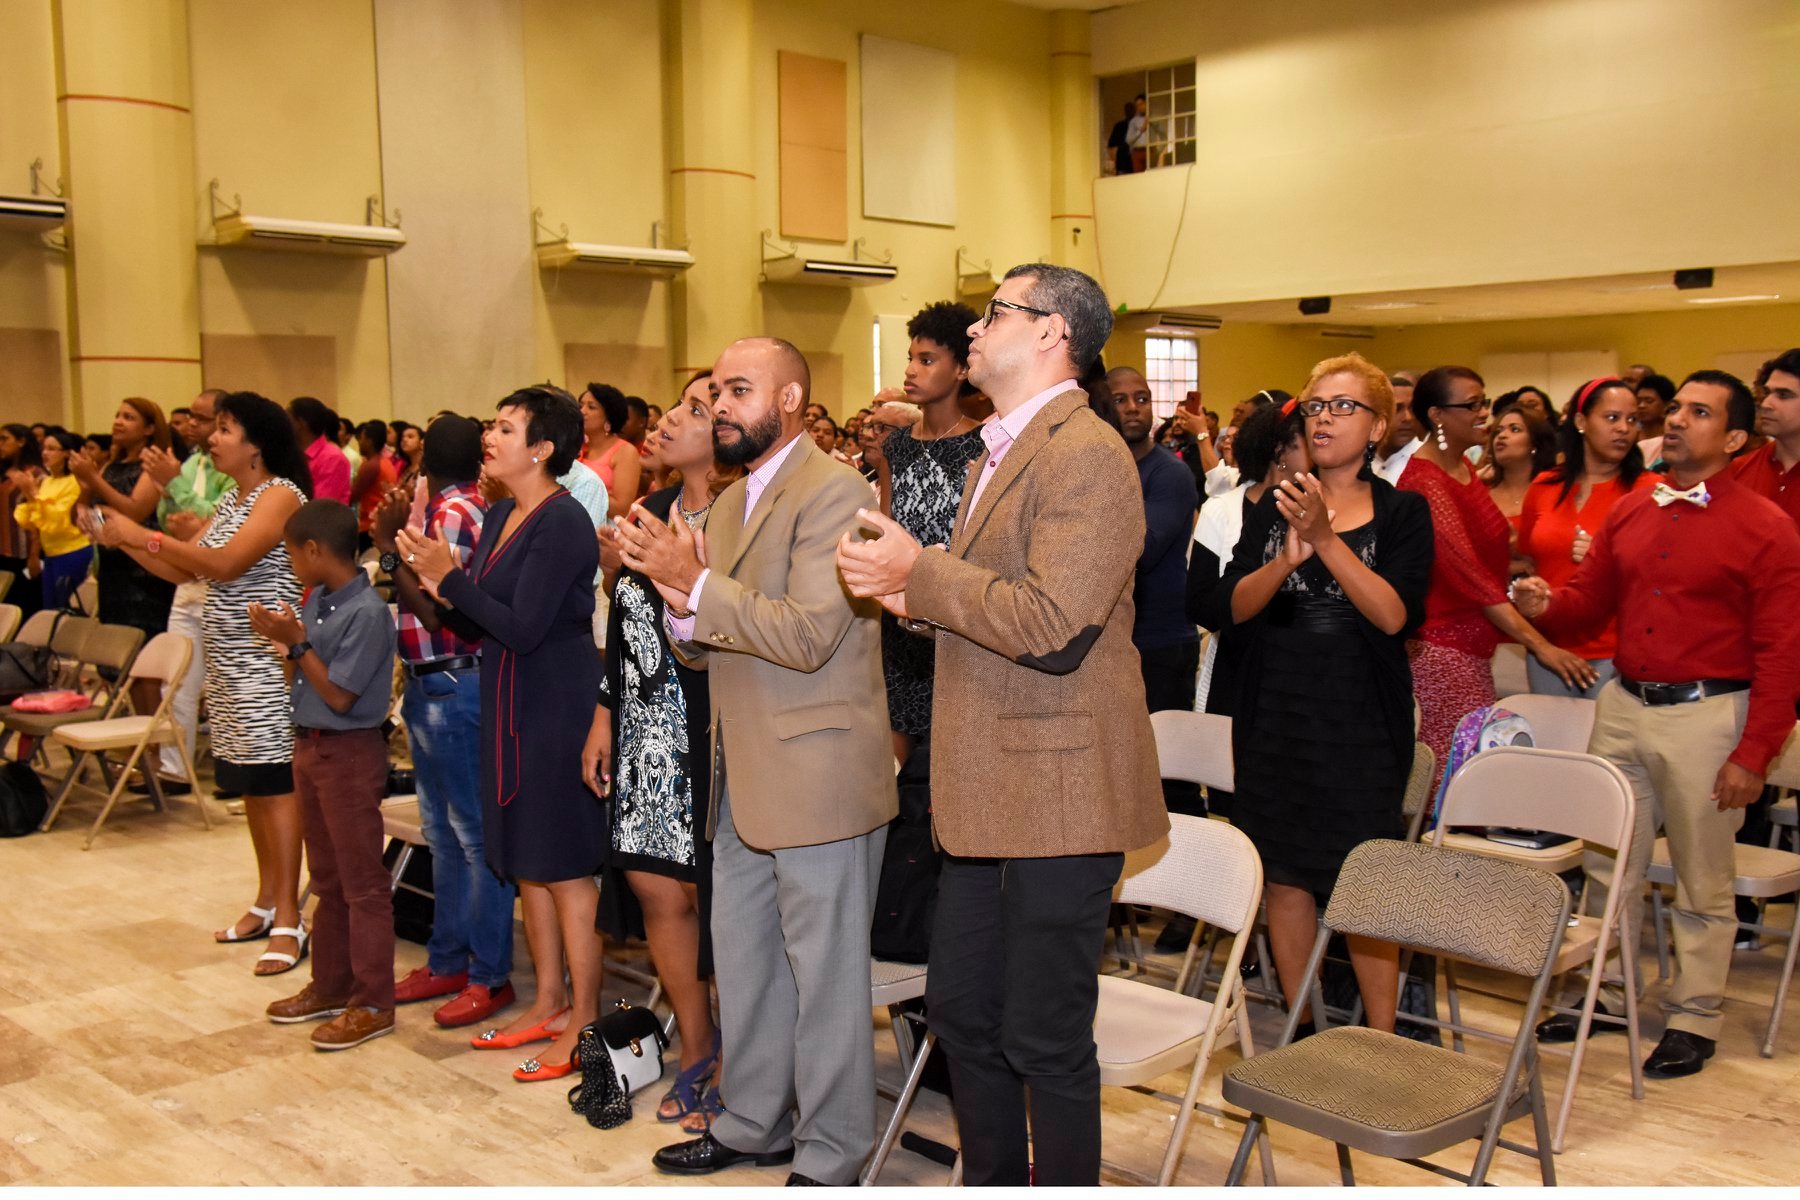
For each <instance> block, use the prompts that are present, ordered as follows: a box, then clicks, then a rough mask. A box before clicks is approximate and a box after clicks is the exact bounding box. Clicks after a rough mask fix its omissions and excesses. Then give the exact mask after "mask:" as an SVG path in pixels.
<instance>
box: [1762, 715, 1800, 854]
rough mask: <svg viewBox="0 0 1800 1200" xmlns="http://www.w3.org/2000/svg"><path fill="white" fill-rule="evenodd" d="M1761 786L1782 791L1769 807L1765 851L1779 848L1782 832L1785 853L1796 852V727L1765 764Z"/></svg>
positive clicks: (1799, 739)
mask: <svg viewBox="0 0 1800 1200" xmlns="http://www.w3.org/2000/svg"><path fill="white" fill-rule="evenodd" d="M1763 782H1765V783H1767V784H1768V785H1769V786H1770V787H1772V788H1780V789H1781V791H1782V794H1781V796H1780V797H1779V798H1777V799H1776V801H1775V803H1774V804H1772V805H1771V806H1770V807H1769V849H1771V850H1774V849H1778V848H1779V847H1780V845H1781V833H1782V830H1784V829H1785V830H1786V831H1787V838H1788V849H1789V850H1795V851H1800V810H1797V809H1796V805H1795V796H1796V794H1800V725H1797V726H1795V731H1794V732H1793V733H1791V734H1789V735H1788V740H1787V742H1786V744H1784V745H1783V746H1782V747H1781V753H1780V754H1779V755H1778V756H1777V757H1776V759H1775V761H1774V762H1772V763H1770V764H1769V773H1768V775H1767V777H1766V778H1765V779H1764V781H1763Z"/></svg>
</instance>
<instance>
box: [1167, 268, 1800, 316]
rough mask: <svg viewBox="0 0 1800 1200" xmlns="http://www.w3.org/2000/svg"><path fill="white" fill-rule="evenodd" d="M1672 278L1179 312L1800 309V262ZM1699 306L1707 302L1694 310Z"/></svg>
mask: <svg viewBox="0 0 1800 1200" xmlns="http://www.w3.org/2000/svg"><path fill="white" fill-rule="evenodd" d="M1673 275H1674V272H1673V271H1657V272H1645V273H1641V274H1634V275H1603V276H1596V277H1592V278H1586V279H1543V280H1533V281H1531V282H1526V283H1503V284H1490V285H1485V286H1480V287H1460V288H1430V289H1425V290H1415V291H1399V292H1368V293H1363V294H1357V295H1337V296H1333V297H1332V303H1331V311H1330V312H1329V313H1327V314H1325V315H1323V316H1317V317H1303V316H1301V315H1300V312H1299V309H1298V308H1297V307H1296V305H1297V303H1298V301H1299V297H1297V296H1296V297H1292V298H1289V299H1285V300H1260V301H1253V302H1244V303H1237V304H1212V305H1206V304H1200V305H1189V306H1187V307H1185V308H1184V309H1182V310H1181V311H1184V312H1193V313H1207V314H1210V315H1212V316H1216V317H1221V318H1224V319H1225V320H1228V321H1266V322H1273V323H1276V324H1282V325H1382V326H1408V325H1438V324H1445V323H1450V322H1461V321H1506V320H1519V319H1527V318H1533V317H1575V316H1595V315H1601V314H1607V313H1630V312H1696V311H1701V310H1703V309H1707V308H1728V307H1732V306H1734V305H1737V304H1778V303H1788V304H1793V303H1800V262H1781V263H1759V264H1755V265H1752V266H1743V267H1720V268H1718V269H1717V270H1716V271H1715V272H1714V277H1713V286H1712V287H1711V288H1709V289H1705V290H1695V291H1680V290H1677V289H1676V287H1675V285H1674V283H1673V282H1672V276H1673ZM1740 297H1742V299H1740ZM1748 297H1775V299H1749V298H1748ZM1696 300H1701V301H1709V302H1710V303H1698V304H1696V303H1694V301H1696Z"/></svg>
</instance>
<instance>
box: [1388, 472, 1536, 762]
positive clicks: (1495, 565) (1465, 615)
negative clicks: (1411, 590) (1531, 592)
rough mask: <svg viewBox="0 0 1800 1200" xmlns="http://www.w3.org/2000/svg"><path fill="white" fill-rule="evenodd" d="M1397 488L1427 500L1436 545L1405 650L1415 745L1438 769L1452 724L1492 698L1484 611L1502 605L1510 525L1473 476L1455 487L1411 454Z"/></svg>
mask: <svg viewBox="0 0 1800 1200" xmlns="http://www.w3.org/2000/svg"><path fill="white" fill-rule="evenodd" d="M1399 486H1400V488H1401V489H1402V490H1404V491H1409V492H1418V493H1419V494H1420V495H1422V496H1424V497H1425V501H1426V503H1427V504H1429V505H1430V507H1431V526H1432V534H1433V536H1434V538H1435V540H1436V553H1435V554H1434V556H1433V558H1432V562H1431V590H1430V591H1428V592H1427V593H1426V594H1425V622H1424V624H1422V625H1421V626H1419V633H1418V640H1417V641H1416V642H1413V643H1411V644H1410V645H1408V647H1407V651H1408V653H1409V655H1410V656H1411V658H1412V670H1413V692H1414V695H1416V696H1417V697H1418V701H1419V740H1420V741H1422V742H1424V743H1425V744H1426V745H1427V746H1430V747H1431V749H1432V750H1433V752H1435V753H1436V754H1437V761H1438V764H1439V769H1440V770H1441V769H1442V765H1443V763H1444V761H1445V759H1447V758H1448V757H1449V754H1450V740H1451V737H1452V736H1453V735H1454V734H1455V732H1456V723H1457V722H1458V721H1460V720H1462V719H1463V717H1464V716H1466V715H1468V714H1469V713H1471V712H1473V711H1474V710H1476V709H1478V708H1482V707H1484V706H1486V705H1489V704H1492V703H1493V702H1494V699H1495V696H1494V668H1493V657H1494V650H1495V649H1496V648H1497V647H1498V646H1499V644H1500V632H1499V630H1497V629H1496V628H1495V627H1494V624H1493V622H1491V621H1489V620H1488V618H1487V614H1486V613H1485V612H1484V611H1483V610H1484V609H1486V608H1488V607H1489V606H1491V605H1495V604H1504V603H1506V575H1507V569H1508V568H1509V567H1510V566H1511V564H1512V549H1511V546H1510V544H1509V537H1508V534H1509V533H1510V531H1511V526H1510V525H1509V524H1508V523H1507V520H1506V515H1505V514H1504V513H1502V512H1501V511H1500V506H1499V505H1497V504H1495V503H1494V498H1493V496H1491V495H1490V494H1489V493H1488V488H1487V484H1485V483H1483V482H1482V481H1481V480H1479V479H1477V478H1476V477H1475V473H1474V472H1473V471H1470V472H1469V482H1467V483H1458V482H1457V481H1456V480H1454V479H1452V478H1451V477H1450V476H1449V475H1448V474H1447V473H1445V471H1444V470H1443V468H1441V467H1439V466H1438V465H1437V464H1436V463H1432V462H1427V461H1426V460H1425V459H1423V458H1421V457H1419V456H1418V455H1416V454H1415V455H1413V457H1412V458H1411V459H1410V460H1408V462H1407V464H1406V469H1405V470H1404V471H1402V472H1401V473H1400V484H1399ZM1434 784H1435V781H1434Z"/></svg>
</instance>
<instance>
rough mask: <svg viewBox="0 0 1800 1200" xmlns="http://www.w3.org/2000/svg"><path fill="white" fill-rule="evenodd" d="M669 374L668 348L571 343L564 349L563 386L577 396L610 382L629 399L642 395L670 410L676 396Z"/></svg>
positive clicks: (650, 401)
mask: <svg viewBox="0 0 1800 1200" xmlns="http://www.w3.org/2000/svg"><path fill="white" fill-rule="evenodd" d="M669 374H670V373H669V351H668V347H666V346H621V345H605V344H603V343H596V342H571V343H569V344H568V345H567V346H564V347H563V377H562V380H561V383H562V386H563V387H566V388H567V389H568V390H569V391H570V392H572V393H573V394H575V395H577V396H579V395H580V394H581V391H582V389H583V388H585V387H586V386H587V385H588V384H590V383H610V384H612V385H613V386H614V387H616V388H618V389H619V390H620V391H622V392H624V393H625V394H626V395H627V396H641V397H643V398H644V400H645V401H647V402H648V403H651V404H660V405H662V407H663V408H664V409H667V408H668V407H669V404H670V402H671V401H672V400H673V398H674V395H675V393H674V389H672V388H671V387H670V386H669V382H668V381H669Z"/></svg>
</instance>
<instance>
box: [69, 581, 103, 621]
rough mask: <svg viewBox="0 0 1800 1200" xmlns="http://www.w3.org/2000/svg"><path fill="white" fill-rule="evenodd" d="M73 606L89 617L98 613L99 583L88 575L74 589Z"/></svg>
mask: <svg viewBox="0 0 1800 1200" xmlns="http://www.w3.org/2000/svg"><path fill="white" fill-rule="evenodd" d="M75 606H76V607H77V608H78V609H80V610H81V611H82V612H84V613H87V614H88V615H89V616H98V615H99V613H100V581H99V580H98V579H95V578H94V577H93V576H92V575H89V576H88V577H87V578H86V579H84V580H82V581H81V582H80V583H79V584H77V585H76V587H75Z"/></svg>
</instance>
